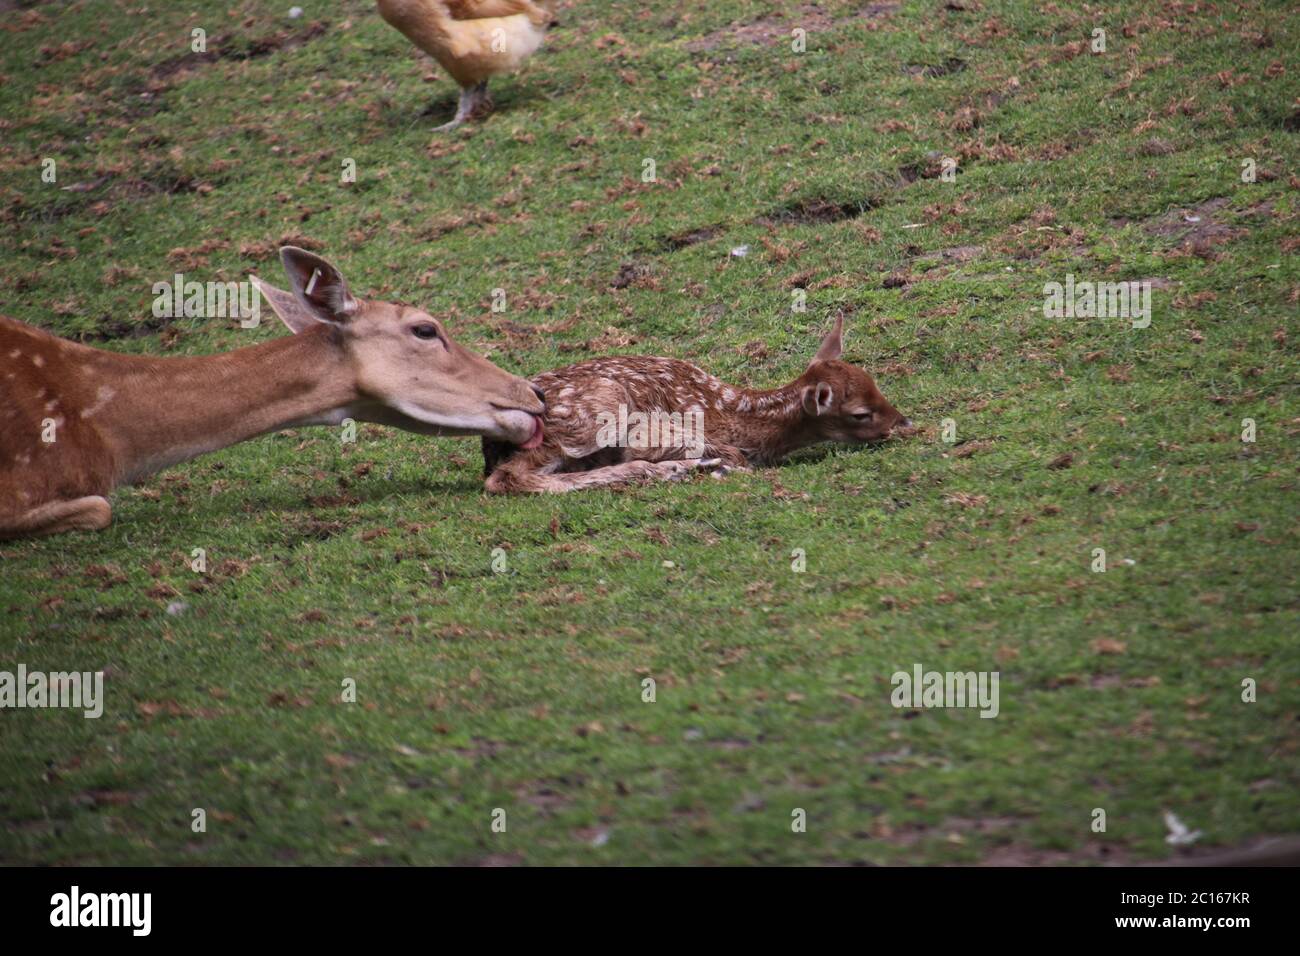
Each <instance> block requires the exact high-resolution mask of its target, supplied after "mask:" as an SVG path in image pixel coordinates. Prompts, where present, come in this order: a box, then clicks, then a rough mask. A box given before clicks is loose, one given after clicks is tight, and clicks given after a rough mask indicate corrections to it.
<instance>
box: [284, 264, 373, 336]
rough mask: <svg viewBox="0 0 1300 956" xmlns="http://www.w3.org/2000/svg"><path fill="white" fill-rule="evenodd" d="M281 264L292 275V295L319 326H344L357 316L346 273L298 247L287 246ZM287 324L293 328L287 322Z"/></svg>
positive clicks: (291, 326) (356, 305)
mask: <svg viewBox="0 0 1300 956" xmlns="http://www.w3.org/2000/svg"><path fill="white" fill-rule="evenodd" d="M280 261H281V262H282V263H284V271H285V272H286V273H288V275H289V284H290V285H291V286H293V294H294V295H295V296H296V297H297V299H298V301H299V302H300V303H301V304H302V305H303V306H304V307H305V308H306V310H307V311H308V312H309V313H310V314H311V315H312V316H313V317H314V318H315V319H316V320H317V321H318V322H332V323H335V324H342V323H345V322H347V321H349V320H350V319H351V318H352V317H353V316H354V315H356V314H357V310H358V309H360V305H358V304H357V300H356V299H354V298H352V293H351V292H349V291H348V284H347V283H346V282H344V281H343V273H341V272H339V270H338V269H335V268H334V267H333V266H332V265H330V264H329V263H328V262H326V261H325V260H324V259H322V258H321V257H320V256H318V255H313V254H312V253H310V252H308V251H307V250H306V249H299V248H298V247H297V246H285V247H284V248H282V249H281V250H280ZM272 304H274V303H272ZM280 317H281V318H284V316H283V315H281V316H280ZM285 322H286V324H289V328H291V329H293V328H294V327H293V325H292V324H290V323H289V320H288V319H285ZM294 331H295V332H296V331H298V330H297V329H294Z"/></svg>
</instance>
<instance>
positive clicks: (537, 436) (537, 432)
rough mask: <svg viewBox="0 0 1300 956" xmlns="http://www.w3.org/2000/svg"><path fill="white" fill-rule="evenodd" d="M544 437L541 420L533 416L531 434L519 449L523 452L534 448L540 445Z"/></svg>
mask: <svg viewBox="0 0 1300 956" xmlns="http://www.w3.org/2000/svg"><path fill="white" fill-rule="evenodd" d="M545 437H546V436H545V433H544V431H543V429H542V420H541V419H540V418H538V417H537V416H533V433H532V435H531V436H529V438H528V441H526V442H524V443H523V444H522V445H520V446H519V447H520V448H523V449H525V450H527V449H530V448H536V447H537V446H538V445H540V444H541V443H542V439H543V438H545Z"/></svg>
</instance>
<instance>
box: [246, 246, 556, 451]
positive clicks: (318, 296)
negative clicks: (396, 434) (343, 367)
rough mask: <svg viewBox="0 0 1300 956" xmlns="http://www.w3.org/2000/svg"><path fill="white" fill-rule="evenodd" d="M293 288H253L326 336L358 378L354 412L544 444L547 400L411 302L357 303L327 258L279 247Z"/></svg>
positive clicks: (300, 324)
mask: <svg viewBox="0 0 1300 956" xmlns="http://www.w3.org/2000/svg"><path fill="white" fill-rule="evenodd" d="M280 261H281V262H283V263H284V270H285V272H286V273H287V274H288V276H289V283H290V285H291V286H292V288H293V291H292V292H287V291H285V290H283V289H277V288H276V287H275V286H272V285H270V284H268V283H266V282H264V281H262V280H260V279H258V278H257V277H256V276H253V277H252V281H253V283H254V284H255V285H256V286H257V288H258V289H259V290H260V291H261V293H262V295H263V296H265V297H266V300H267V301H268V302H269V303H271V308H272V309H274V310H275V314H276V315H278V316H279V317H280V319H281V320H282V321H283V322H284V324H285V325H287V326H288V327H289V329H290V330H291V331H292V332H294V333H295V334H302V333H312V334H329V335H331V341H333V342H334V343H335V345H336V346H337V347H338V348H341V349H342V350H343V353H344V356H345V358H346V361H347V363H348V365H349V366H350V368H351V369H352V372H353V375H354V377H355V379H356V389H357V392H358V395H359V398H360V400H359V402H358V403H357V404H356V405H355V406H352V407H351V411H352V413H353V414H354V415H355V416H356V417H357V418H360V419H363V420H365V421H372V422H377V423H379V424H383V425H393V426H395V427H398V428H403V429H405V430H407V431H413V432H420V433H423V434H428V435H485V436H487V437H489V438H495V439H498V440H500V441H507V442H510V443H512V444H516V445H523V446H525V447H530V448H531V447H535V446H536V445H537V444H540V443H541V439H542V426H541V414H542V412H543V411H544V410H545V406H544V405H543V404H542V401H541V398H540V395H539V394H538V392H537V390H536V389H535V388H533V386H532V385H530V384H529V383H528V382H527V381H525V380H524V379H522V378H518V377H517V376H514V375H511V374H510V373H509V372H506V371H503V370H502V369H499V368H497V367H496V366H495V365H493V364H492V363H491V362H489V361H488V360H487V359H485V358H483V357H482V356H481V355H476V354H475V353H473V352H471V351H470V350H469V349H467V348H464V347H462V346H460V345H458V344H457V343H455V342H454V341H452V339H451V336H450V335H448V334H447V330H446V329H445V328H444V327H443V325H442V323H441V322H439V321H438V320H437V319H435V318H433V316H431V315H429V314H428V313H427V312H424V311H423V310H421V309H418V308H415V307H413V306H405V305H396V304H393V303H389V302H372V301H369V300H364V299H358V298H356V297H354V296H353V295H352V293H351V292H350V291H349V290H348V287H347V283H346V282H344V280H343V276H342V274H341V273H340V272H339V271H338V269H336V268H334V266H332V265H330V263H328V262H326V261H325V260H324V259H322V258H321V257H320V256H316V255H313V254H312V253H310V252H307V251H305V250H303V249H298V248H296V247H294V246H285V247H284V248H282V249H281V250H280Z"/></svg>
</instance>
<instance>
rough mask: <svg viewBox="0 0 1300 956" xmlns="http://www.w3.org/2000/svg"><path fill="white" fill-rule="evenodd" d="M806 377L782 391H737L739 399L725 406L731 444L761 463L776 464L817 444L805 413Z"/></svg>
mask: <svg viewBox="0 0 1300 956" xmlns="http://www.w3.org/2000/svg"><path fill="white" fill-rule="evenodd" d="M806 386H807V383H806V382H805V381H804V379H803V377H802V376H801V377H800V378H798V379H796V380H795V381H793V382H791V383H790V384H789V385H782V386H781V387H780V388H770V389H762V388H733V389H732V391H733V392H734V393H735V396H736V397H735V398H734V399H733V400H732V401H729V402H724V403H723V409H724V412H725V417H726V420H727V427H728V431H730V432H732V435H731V440H729V441H728V442H727V443H728V444H731V445H735V446H736V447H738V448H741V449H743V450H744V451H745V454H746V456H747V457H748V458H750V459H751V460H753V461H754V462H757V463H764V464H766V463H772V462H776V461H779V460H780V459H782V458H784V457H785V456H786V455H788V454H790V452H792V451H795V450H797V449H799V448H802V447H804V446H805V445H810V444H813V443H814V442H816V441H817V437H816V435H815V434H813V433H812V432H811V430H810V429H809V428H808V426H807V418H806V416H805V415H804V411H803V392H804V388H805V387H806Z"/></svg>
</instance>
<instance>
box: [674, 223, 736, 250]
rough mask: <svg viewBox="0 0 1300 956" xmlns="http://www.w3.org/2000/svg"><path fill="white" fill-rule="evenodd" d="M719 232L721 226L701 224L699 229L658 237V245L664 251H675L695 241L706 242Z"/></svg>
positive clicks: (691, 244) (693, 243)
mask: <svg viewBox="0 0 1300 956" xmlns="http://www.w3.org/2000/svg"><path fill="white" fill-rule="evenodd" d="M721 232H722V227H721V226H703V227H701V228H699V229H688V230H686V231H685V232H679V233H676V234H674V235H671V236H665V237H664V238H662V239H660V240H659V247H660V248H661V249H663V250H664V251H665V252H676V251H677V250H678V249H685V248H686V247H687V246H693V245H695V244H696V243H700V242H708V241H709V240H710V239H713V238H714V237H715V236H717V235H719V234H720V233H721Z"/></svg>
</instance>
